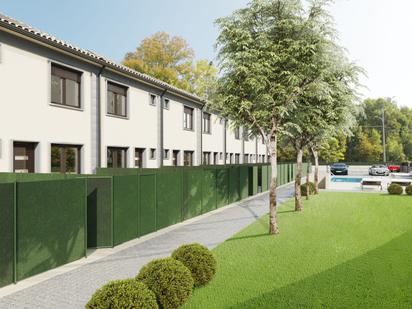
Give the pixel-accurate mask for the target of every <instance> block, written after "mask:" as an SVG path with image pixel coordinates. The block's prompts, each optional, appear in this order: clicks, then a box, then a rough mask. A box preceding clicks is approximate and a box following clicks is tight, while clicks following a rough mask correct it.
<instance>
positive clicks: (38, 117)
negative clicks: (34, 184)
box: [0, 34, 94, 173]
mask: <svg viewBox="0 0 412 309" xmlns="http://www.w3.org/2000/svg"><path fill="white" fill-rule="evenodd" d="M0 44H1V45H0V49H1V60H0V85H1V91H0V102H1V106H2V108H1V110H2V111H1V113H0V139H1V142H0V147H1V153H0V171H2V172H10V171H13V142H15V141H19V142H35V143H37V146H36V149H35V157H36V160H35V171H36V172H50V168H51V162H50V152H51V144H52V143H57V144H72V145H81V146H82V149H81V157H82V158H83V159H82V164H81V171H82V172H84V173H89V172H91V165H92V162H91V158H92V148H91V145H92V143H91V138H92V134H91V130H92V126H91V119H92V116H91V110H92V100H91V98H92V93H93V91H94V89H92V84H93V83H92V69H91V68H90V66H88V65H86V64H84V63H82V62H80V61H76V60H73V59H68V58H67V57H64V56H62V55H60V54H58V53H54V52H51V51H49V50H46V49H43V48H41V47H37V46H35V45H33V44H30V43H28V42H24V41H20V40H17V39H15V38H14V37H12V36H9V35H7V34H1V36H0ZM51 62H55V63H65V64H67V65H69V66H71V67H74V68H76V70H78V71H81V72H82V73H83V74H82V88H81V109H70V108H64V107H61V106H58V105H52V104H51V103H50V70H51Z"/></svg>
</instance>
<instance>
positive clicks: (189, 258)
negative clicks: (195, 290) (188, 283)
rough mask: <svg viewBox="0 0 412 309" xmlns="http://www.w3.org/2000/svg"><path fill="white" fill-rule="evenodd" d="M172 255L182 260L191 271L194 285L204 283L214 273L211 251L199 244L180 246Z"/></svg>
mask: <svg viewBox="0 0 412 309" xmlns="http://www.w3.org/2000/svg"><path fill="white" fill-rule="evenodd" d="M172 257H173V258H174V259H176V260H178V261H180V262H182V263H183V264H184V265H185V266H186V267H187V268H189V269H190V271H191V273H192V277H193V280H194V282H195V287H199V286H202V285H205V284H206V283H208V282H209V281H210V280H212V278H213V276H214V275H215V273H216V259H215V257H214V256H213V254H212V252H211V251H210V250H209V249H208V248H206V247H205V246H202V245H201V244H196V243H195V244H187V245H183V246H180V247H179V248H177V249H176V250H175V251H173V253H172Z"/></svg>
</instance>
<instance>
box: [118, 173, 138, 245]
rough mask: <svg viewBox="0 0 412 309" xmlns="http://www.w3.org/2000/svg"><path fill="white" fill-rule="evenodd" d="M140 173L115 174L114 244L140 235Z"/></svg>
mask: <svg viewBox="0 0 412 309" xmlns="http://www.w3.org/2000/svg"><path fill="white" fill-rule="evenodd" d="M138 179H139V177H138V175H128V176H113V222H114V227H113V232H114V233H113V238H114V245H118V244H121V243H124V242H126V241H129V240H132V239H134V238H137V237H138V223H139V199H138V194H137V193H138Z"/></svg>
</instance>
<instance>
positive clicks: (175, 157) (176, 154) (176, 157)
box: [172, 150, 180, 166]
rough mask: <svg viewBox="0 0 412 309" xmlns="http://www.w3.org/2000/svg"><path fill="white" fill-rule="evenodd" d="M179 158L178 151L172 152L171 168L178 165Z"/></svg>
mask: <svg viewBox="0 0 412 309" xmlns="http://www.w3.org/2000/svg"><path fill="white" fill-rule="evenodd" d="M179 158H180V151H179V150H173V162H172V164H173V166H178V165H179Z"/></svg>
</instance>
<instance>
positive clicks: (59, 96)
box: [51, 64, 82, 108]
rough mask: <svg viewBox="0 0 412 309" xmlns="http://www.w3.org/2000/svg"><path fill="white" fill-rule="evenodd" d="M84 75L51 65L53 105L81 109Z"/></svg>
mask: <svg viewBox="0 0 412 309" xmlns="http://www.w3.org/2000/svg"><path fill="white" fill-rule="evenodd" d="M81 78H82V73H80V72H78V71H75V70H72V69H68V68H65V67H62V66H59V65H56V64H52V65H51V103H54V104H60V105H64V106H69V107H76V108H80V84H81Z"/></svg>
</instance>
